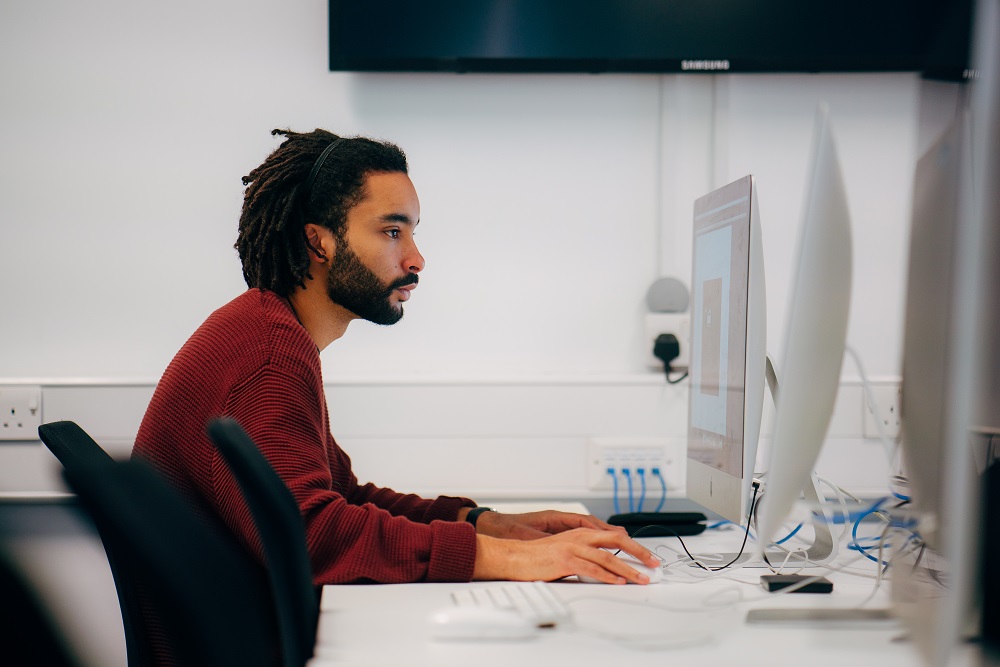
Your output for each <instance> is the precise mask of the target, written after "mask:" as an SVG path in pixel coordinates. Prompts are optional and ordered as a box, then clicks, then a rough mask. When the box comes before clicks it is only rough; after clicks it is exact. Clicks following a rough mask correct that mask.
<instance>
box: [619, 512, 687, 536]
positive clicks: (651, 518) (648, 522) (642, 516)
mask: <svg viewBox="0 0 1000 667" xmlns="http://www.w3.org/2000/svg"><path fill="white" fill-rule="evenodd" d="M704 521H705V515H704V514H702V513H701V512H629V513H627V514H614V515H612V516H611V517H609V518H608V523H610V524H611V525H612V526H622V527H623V528H625V530H627V531H628V534H629V537H678V536H680V537H684V536H687V535H697V534H699V533H701V532H703V531H704V530H705V524H704Z"/></svg>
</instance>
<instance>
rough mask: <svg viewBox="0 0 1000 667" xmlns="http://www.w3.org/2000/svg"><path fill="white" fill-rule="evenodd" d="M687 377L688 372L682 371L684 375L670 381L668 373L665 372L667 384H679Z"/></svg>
mask: <svg viewBox="0 0 1000 667" xmlns="http://www.w3.org/2000/svg"><path fill="white" fill-rule="evenodd" d="M687 376H688V372H687V371H684V373H683V374H682V375H681V376H680V377H679V378H677V379H676V380H671V379H670V371H667V382H669V383H670V384H677V383H678V382H680V381H681V380H683V379H684V378H686V377H687Z"/></svg>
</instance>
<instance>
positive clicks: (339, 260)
mask: <svg viewBox="0 0 1000 667" xmlns="http://www.w3.org/2000/svg"><path fill="white" fill-rule="evenodd" d="M416 283H417V274H415V273H411V274H409V275H407V276H404V277H402V278H398V279H396V280H394V281H392V282H391V283H389V284H388V285H383V284H382V283H381V282H380V281H379V279H378V276H376V275H375V273H374V272H373V271H372V270H371V269H369V268H368V267H367V266H365V265H364V263H363V262H362V261H361V258H360V257H358V256H357V254H355V252H354V251H353V250H351V248H350V247H349V246H348V245H347V241H346V240H345V239H338V243H337V250H336V252H335V253H334V256H333V263H332V266H331V267H330V271H329V273H327V276H326V293H327V294H328V295H329V297H330V300H331V301H333V302H334V303H337V304H340V305H341V306H343V307H344V308H347V309H348V310H349V311H351V312H352V313H354V314H355V315H357V316H358V317H360V318H362V319H365V320H368V321H369V322H374V323H375V324H395V323H396V322H398V321H399V320H400V319H402V317H403V306H402V304H397V305H395V306H394V305H393V304H392V302H391V301H390V300H389V298H390V297H391V296H392V293H393V292H394V291H395V290H396V288H397V287H403V286H404V285H415V284H416Z"/></svg>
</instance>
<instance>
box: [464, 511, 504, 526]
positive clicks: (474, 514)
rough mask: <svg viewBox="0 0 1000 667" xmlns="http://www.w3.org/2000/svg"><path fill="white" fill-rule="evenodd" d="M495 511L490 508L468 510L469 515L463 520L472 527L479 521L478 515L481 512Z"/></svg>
mask: <svg viewBox="0 0 1000 667" xmlns="http://www.w3.org/2000/svg"><path fill="white" fill-rule="evenodd" d="M495 511H496V510H495V509H493V508H492V507H473V508H472V509H471V510H469V513H468V514H466V515H465V520H466V521H468V522H469V523H471V524H472V526H473V527H475V525H476V520H478V519H479V515H480V514H482V513H483V512H495Z"/></svg>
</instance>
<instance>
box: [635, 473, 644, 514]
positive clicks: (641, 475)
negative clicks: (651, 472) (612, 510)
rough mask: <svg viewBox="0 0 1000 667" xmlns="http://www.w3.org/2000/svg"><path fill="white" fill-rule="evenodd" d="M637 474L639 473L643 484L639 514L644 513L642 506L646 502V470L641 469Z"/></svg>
mask: <svg viewBox="0 0 1000 667" xmlns="http://www.w3.org/2000/svg"><path fill="white" fill-rule="evenodd" d="M636 472H638V473H639V481H640V482H641V483H642V485H641V487H640V488H641V489H642V490H641V491H640V492H639V510H638V511H639V512H641V511H642V506H643V504H645V502H646V469H645V468H639V469H638V470H637V471H636Z"/></svg>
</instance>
